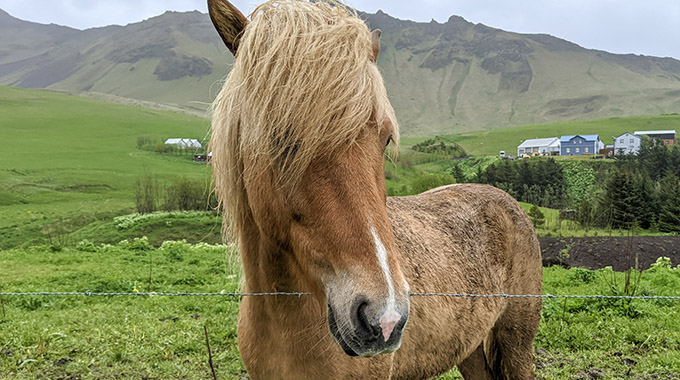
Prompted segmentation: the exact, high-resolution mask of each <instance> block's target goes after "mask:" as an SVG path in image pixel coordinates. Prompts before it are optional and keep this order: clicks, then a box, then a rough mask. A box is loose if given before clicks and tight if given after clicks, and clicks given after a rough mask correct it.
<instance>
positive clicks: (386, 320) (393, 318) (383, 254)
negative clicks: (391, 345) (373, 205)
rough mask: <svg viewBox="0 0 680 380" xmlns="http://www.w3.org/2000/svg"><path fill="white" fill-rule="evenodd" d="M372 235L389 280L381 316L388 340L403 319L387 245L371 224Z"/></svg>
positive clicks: (379, 262)
mask: <svg viewBox="0 0 680 380" xmlns="http://www.w3.org/2000/svg"><path fill="white" fill-rule="evenodd" d="M371 235H373V242H374V243H375V250H376V252H375V254H376V256H377V257H378V264H380V269H382V271H383V274H385V281H386V282H387V297H388V298H387V307H386V308H385V314H383V316H382V317H380V328H381V329H382V333H383V338H384V339H385V342H387V341H388V340H389V339H390V335H392V330H394V326H395V325H396V324H397V322H399V320H400V319H401V314H399V313H398V312H397V310H396V309H395V304H396V301H395V299H394V284H393V283H392V276H391V275H390V267H389V265H388V264H387V249H385V245H384V244H383V243H382V241H381V240H380V237H379V236H378V233H377V232H376V231H375V227H373V226H371Z"/></svg>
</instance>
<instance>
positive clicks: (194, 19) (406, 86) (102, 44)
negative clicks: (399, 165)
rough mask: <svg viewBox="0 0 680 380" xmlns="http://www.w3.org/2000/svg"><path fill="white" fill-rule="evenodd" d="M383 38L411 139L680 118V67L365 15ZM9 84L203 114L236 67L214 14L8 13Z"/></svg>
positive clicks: (1, 67)
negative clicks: (105, 20)
mask: <svg viewBox="0 0 680 380" xmlns="http://www.w3.org/2000/svg"><path fill="white" fill-rule="evenodd" d="M360 16H361V17H362V18H363V19H365V20H366V22H367V23H368V24H369V25H370V26H371V27H372V28H380V29H381V30H382V31H383V37H382V48H381V55H380V58H379V61H378V64H379V66H380V69H381V71H382V72H383V75H384V77H385V83H386V86H387V89H388V93H389V95H390V98H391V100H392V104H393V105H394V107H395V109H396V111H397V116H398V118H399V120H400V124H401V128H402V133H403V134H404V135H411V136H426V135H435V134H446V133H455V132H461V131H469V130H479V129H494V128H500V127H506V126H511V125H521V124H529V123H542V122H553V121H568V120H584V119H594V118H603V117H611V116H630V115H654V114H662V113H677V112H680V61H678V60H675V59H672V58H656V57H647V56H639V55H632V54H629V55H619V54H611V53H607V52H604V51H597V50H589V49H585V48H582V47H580V46H578V45H576V44H573V43H571V42H568V41H565V40H561V39H559V38H556V37H553V36H550V35H544V34H518V33H512V32H507V31H503V30H500V29H494V28H491V27H488V26H485V25H483V24H473V23H470V22H468V21H466V20H464V19H463V18H461V17H458V16H452V17H451V18H449V20H448V21H447V22H446V23H437V22H435V21H432V22H430V23H418V22H413V21H408V20H399V19H396V18H393V17H391V16H389V15H387V14H385V13H384V12H381V11H378V12H377V13H376V14H368V13H362V12H360ZM0 34H2V35H3V36H10V38H3V39H2V40H0V85H11V86H17V87H25V88H48V89H54V90H63V91H69V92H94V93H104V94H111V95H116V96H121V97H126V98H133V99H141V100H145V101H151V102H156V103H163V104H169V105H178V106H180V107H183V108H186V109H191V110H193V111H195V112H199V113H203V112H205V110H206V109H207V108H208V106H209V103H210V101H211V100H212V98H213V97H214V95H215V94H216V93H217V91H218V90H219V88H220V83H221V79H222V78H224V76H225V74H226V73H227V71H228V68H229V65H230V64H231V63H232V61H233V60H232V57H231V55H230V54H229V53H228V51H227V50H226V49H225V48H224V47H223V45H222V42H221V40H220V39H219V37H218V36H217V34H216V33H215V31H214V30H213V27H212V24H211V22H210V20H209V18H208V16H207V15H205V14H202V13H200V12H187V13H178V12H166V13H164V14H163V15H160V16H158V17H154V18H151V19H148V20H145V21H142V22H139V23H134V24H130V25H127V26H109V27H104V28H95V29H87V30H84V31H80V30H75V29H71V28H67V27H63V26H56V25H41V24H35V23H30V22H26V21H21V20H18V19H16V18H13V17H11V16H10V15H8V14H7V13H5V12H1V11H0Z"/></svg>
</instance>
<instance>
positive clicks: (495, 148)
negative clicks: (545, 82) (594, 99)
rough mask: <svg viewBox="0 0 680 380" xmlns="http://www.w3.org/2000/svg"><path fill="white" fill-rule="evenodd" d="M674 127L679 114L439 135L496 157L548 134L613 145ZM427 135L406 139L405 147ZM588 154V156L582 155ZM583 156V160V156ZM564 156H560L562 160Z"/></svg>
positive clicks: (679, 126)
mask: <svg viewBox="0 0 680 380" xmlns="http://www.w3.org/2000/svg"><path fill="white" fill-rule="evenodd" d="M659 129H663V130H665V129H675V130H680V115H676V114H673V115H660V116H635V117H620V118H619V117H614V118H609V119H596V120H583V121H568V122H558V123H550V124H533V125H523V126H518V127H507V128H499V129H493V130H486V131H479V132H469V133H462V134H456V135H443V136H440V137H441V139H442V140H443V141H445V142H456V143H458V144H460V145H462V146H463V148H465V150H466V151H467V152H468V153H469V154H471V155H474V156H495V155H498V153H499V152H500V151H501V150H504V151H505V152H506V153H512V154H513V156H515V155H516V154H517V146H518V145H520V144H521V143H522V142H523V141H524V140H527V139H534V138H545V137H560V136H565V135H576V134H582V135H583V134H597V135H600V140H602V142H603V143H605V145H608V144H612V143H613V141H612V136H619V135H621V134H623V133H625V132H631V133H632V132H635V131H639V130H659ZM425 139H426V138H404V139H402V143H403V145H404V147H405V148H407V147H410V146H412V145H414V144H417V143H418V142H421V141H424V140H425ZM583 157H586V156H583ZM583 157H580V159H583ZM563 158H564V157H561V158H560V159H563Z"/></svg>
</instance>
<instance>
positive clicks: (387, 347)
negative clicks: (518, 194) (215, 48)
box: [208, 0, 542, 379]
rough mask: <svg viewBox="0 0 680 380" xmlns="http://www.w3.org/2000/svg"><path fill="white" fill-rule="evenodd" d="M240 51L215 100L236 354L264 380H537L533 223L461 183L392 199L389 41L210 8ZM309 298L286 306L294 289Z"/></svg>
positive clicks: (334, 12)
mask: <svg viewBox="0 0 680 380" xmlns="http://www.w3.org/2000/svg"><path fill="white" fill-rule="evenodd" d="M208 6H209V13H210V17H211V19H212V21H213V24H214V26H215V28H216V30H217V32H218V34H219V35H220V37H221V38H222V40H223V42H224V43H225V45H226V47H227V48H228V49H229V50H230V51H231V52H232V53H233V55H234V63H233V66H232V68H231V70H230V72H229V74H228V75H227V78H226V80H225V83H224V85H223V88H222V90H221V91H220V93H219V94H218V95H217V97H216V99H215V102H214V105H213V110H212V111H213V121H212V136H211V141H210V147H211V149H212V151H213V160H212V165H213V173H214V174H213V175H214V183H215V191H216V193H217V194H218V197H219V199H220V202H221V207H222V209H223V213H224V233H225V236H226V235H227V234H228V235H229V236H231V237H232V238H233V240H234V241H235V242H236V243H237V244H238V247H239V251H240V259H241V262H242V268H243V269H242V270H243V274H244V277H245V284H243V285H242V286H243V287H244V291H245V292H246V293H250V292H271V293H277V294H276V295H269V296H262V297H254V296H253V297H243V299H242V303H241V305H240V310H239V318H238V330H237V331H238V347H239V351H240V354H241V356H242V358H243V362H244V364H245V366H246V369H247V371H248V373H249V375H250V376H251V378H253V379H425V378H429V377H432V376H435V375H437V374H441V373H444V372H446V371H448V370H450V369H451V368H453V367H454V366H458V368H459V370H460V372H461V373H462V375H463V376H464V377H465V379H532V378H534V376H535V375H534V369H533V340H534V337H535V334H536V331H537V329H538V324H539V321H540V309H541V301H540V299H538V298H512V299H508V298H502V297H436V296H432V297H417V296H416V295H413V296H412V294H414V293H415V292H418V293H425V292H428V293H429V292H440V293H442V292H444V293H446V292H455V293H477V294H500V293H505V294H541V276H542V273H541V271H542V267H541V254H540V248H539V245H538V241H537V238H536V234H535V231H534V229H533V225H532V223H531V221H530V220H529V219H528V216H527V215H526V213H525V212H524V211H523V210H522V208H521V207H520V206H519V205H518V203H517V202H516V201H515V200H514V199H513V198H512V197H510V196H509V195H508V194H506V193H504V192H502V191H500V190H498V189H496V188H493V187H491V186H486V185H477V184H454V185H449V186H445V187H440V188H436V189H433V190H430V191H427V192H425V193H422V194H420V195H415V196H407V197H390V198H388V197H387V194H386V188H385V180H384V170H385V169H384V165H385V159H386V155H390V154H393V153H394V152H395V151H397V149H398V142H399V127H398V123H397V120H396V117H395V114H394V110H393V108H392V106H391V105H390V102H389V100H388V97H387V92H386V89H385V86H384V83H383V80H382V77H381V75H380V72H379V70H378V66H377V59H378V54H379V52H380V36H381V32H380V31H379V30H375V31H372V32H371V31H369V29H368V27H367V26H366V25H365V23H364V22H363V21H362V20H360V19H359V17H357V14H356V12H355V11H354V10H351V9H349V8H348V7H346V6H344V5H343V4H340V3H338V2H334V1H332V0H331V1H305V0H273V1H270V2H267V3H265V4H262V5H260V6H258V7H257V8H256V9H255V10H254V11H253V13H252V14H251V15H250V17H249V18H246V17H245V16H244V15H243V14H242V13H241V12H240V11H239V10H238V9H237V8H236V7H234V6H233V5H232V4H230V3H229V2H228V1H226V0H209V1H208ZM294 292H304V293H309V295H302V296H299V297H298V296H290V295H286V294H281V293H294Z"/></svg>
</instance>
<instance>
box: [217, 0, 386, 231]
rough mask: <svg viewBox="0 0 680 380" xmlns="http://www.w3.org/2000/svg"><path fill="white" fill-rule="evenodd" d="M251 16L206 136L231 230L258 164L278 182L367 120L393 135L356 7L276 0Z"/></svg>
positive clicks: (351, 136)
mask: <svg viewBox="0 0 680 380" xmlns="http://www.w3.org/2000/svg"><path fill="white" fill-rule="evenodd" d="M250 17H251V19H252V21H251V22H250V23H249V25H248V26H247V28H246V29H245V32H244V34H243V36H242V39H241V42H240V45H239V48H238V52H237V54H236V58H235V60H234V65H233V68H232V70H231V72H230V73H229V75H228V77H227V80H226V83H225V84H224V87H223V88H222V91H221V92H220V94H219V95H218V96H217V99H216V100H215V103H214V105H213V124H212V128H213V131H212V139H211V141H210V147H211V149H212V152H213V173H214V174H213V175H214V179H215V186H216V191H217V194H218V196H219V198H220V202H221V204H222V206H223V209H224V214H225V217H224V223H225V224H224V225H225V230H227V231H230V232H231V236H232V238H237V237H238V233H237V232H238V231H240V230H241V227H242V226H243V223H244V221H245V219H246V218H247V216H248V213H249V207H248V206H247V196H246V189H245V186H244V183H245V182H252V181H251V180H255V179H257V176H259V175H261V173H262V172H263V171H264V170H274V173H276V174H275V178H276V181H277V183H276V185H277V186H294V184H295V183H297V182H298V181H299V180H300V178H301V176H302V175H303V173H304V172H305V170H306V169H307V168H308V166H309V165H310V163H311V161H312V160H313V159H316V158H319V157H322V155H323V154H333V153H334V152H337V151H338V150H339V149H342V148H343V147H348V146H350V145H351V144H354V143H355V142H356V140H357V138H358V136H359V134H360V132H361V131H362V130H363V129H364V128H366V126H367V125H368V124H369V123H370V122H371V121H374V122H376V123H377V125H378V126H381V125H382V124H383V122H384V121H385V120H389V121H390V122H391V123H392V125H393V127H394V132H393V138H394V140H395V142H397V141H398V127H397V122H396V119H395V117H394V111H393V109H392V106H391V105H390V103H389V100H388V98H387V93H386V90H385V87H384V84H383V81H382V77H381V75H380V73H379V71H378V68H377V66H376V64H375V63H374V62H373V60H372V58H373V56H372V54H373V52H372V48H371V37H370V33H369V30H368V28H367V27H366V25H365V24H364V22H363V21H362V20H360V19H359V18H358V17H357V15H356V13H355V12H354V11H352V10H349V9H348V8H347V7H345V6H344V5H342V4H339V3H336V2H320V1H315V2H308V1H304V0H274V1H269V2H267V3H265V4H262V5H260V6H259V7H257V8H256V9H255V11H254V12H253V13H252V15H251V16H250ZM379 128H380V127H379ZM379 128H378V129H379ZM376 133H379V130H377V129H376ZM244 157H248V159H247V160H244Z"/></svg>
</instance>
